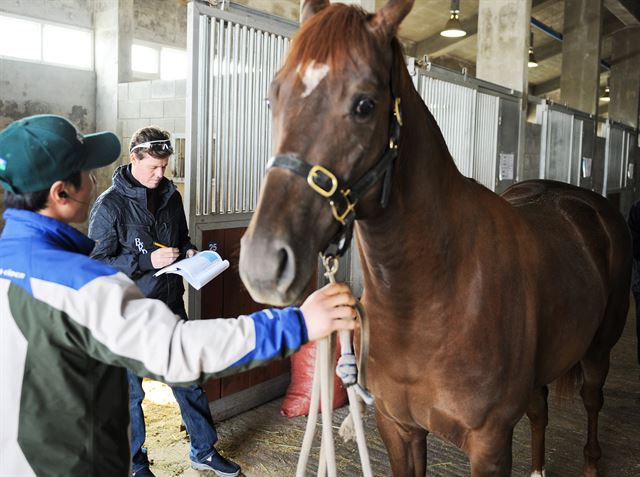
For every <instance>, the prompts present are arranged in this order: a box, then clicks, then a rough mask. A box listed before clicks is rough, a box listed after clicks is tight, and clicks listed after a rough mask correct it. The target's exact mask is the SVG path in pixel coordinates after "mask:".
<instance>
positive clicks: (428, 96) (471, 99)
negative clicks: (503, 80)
mask: <svg viewBox="0 0 640 477" xmlns="http://www.w3.org/2000/svg"><path fill="white" fill-rule="evenodd" d="M418 85H419V88H418V92H419V93H420V96H421V97H422V99H423V100H424V102H425V104H426V105H427V107H428V108H429V111H431V114H433V116H434V117H435V119H436V121H437V122H438V126H440V130H441V131H442V135H443V136H444V139H445V141H446V143H447V146H448V148H449V152H450V153H451V155H452V156H453V160H454V161H455V163H456V166H458V169H459V170H460V172H462V174H464V175H465V176H468V177H471V176H472V175H473V155H474V152H475V151H474V137H475V132H476V126H475V124H476V95H477V91H476V90H475V89H472V88H467V87H464V86H460V85H457V84H453V83H447V82H445V81H441V80H439V79H436V78H431V77H428V76H423V75H421V77H420V79H419V80H418Z"/></svg>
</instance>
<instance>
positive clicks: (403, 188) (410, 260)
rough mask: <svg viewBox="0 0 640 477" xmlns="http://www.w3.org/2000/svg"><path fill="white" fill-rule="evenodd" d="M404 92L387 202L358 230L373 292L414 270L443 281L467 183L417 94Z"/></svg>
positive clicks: (360, 225)
mask: <svg viewBox="0 0 640 477" xmlns="http://www.w3.org/2000/svg"><path fill="white" fill-rule="evenodd" d="M408 81H410V80H408ZM405 91H406V93H405V94H403V97H402V104H403V116H404V126H403V127H402V137H401V150H400V155H399V157H398V158H397V159H396V161H397V163H396V165H395V168H394V175H395V177H394V178H393V184H394V186H393V188H392V192H391V195H392V197H391V202H390V204H389V207H388V208H387V209H386V210H384V211H382V213H381V214H379V215H378V216H376V217H374V218H371V219H367V220H364V221H361V222H360V223H359V225H358V234H359V241H360V244H359V246H360V249H361V254H362V255H363V273H364V275H365V277H364V278H365V285H367V282H369V283H368V285H370V286H374V287H376V288H378V287H383V288H388V287H389V283H388V282H389V281H392V280H396V279H402V276H403V274H405V273H406V272H407V271H408V270H410V269H412V268H414V267H420V268H421V269H423V270H424V269H425V268H426V269H430V270H431V272H432V273H429V274H428V273H427V272H426V270H425V272H424V273H423V276H427V275H431V276H438V275H440V277H442V275H441V273H442V272H443V270H440V268H441V267H443V266H445V265H444V264H443V260H442V251H443V250H446V249H447V247H449V244H450V242H451V237H452V235H453V234H454V233H455V230H456V229H457V228H458V227H459V225H458V224H459V223H460V222H459V221H458V220H457V219H456V217H457V216H459V214H460V210H459V209H460V207H459V206H458V205H457V203H459V201H460V198H461V196H462V195H464V194H463V192H464V191H465V189H466V184H467V180H466V179H465V178H464V177H463V176H462V175H461V174H460V172H459V171H458V170H457V168H456V166H455V164H454V163H453V159H452V158H451V155H450V154H449V151H448V150H447V146H446V143H445V141H444V138H443V137H442V134H441V132H440V129H439V128H438V127H437V124H436V122H435V120H434V119H433V117H432V116H431V113H429V111H428V110H427V108H426V106H425V105H424V103H423V102H422V100H421V98H420V97H419V96H418V94H417V92H415V89H413V88H411V89H409V90H405ZM456 209H458V210H456Z"/></svg>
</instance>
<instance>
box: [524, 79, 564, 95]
mask: <svg viewBox="0 0 640 477" xmlns="http://www.w3.org/2000/svg"><path fill="white" fill-rule="evenodd" d="M558 89H560V77H559V76H558V77H556V78H551V79H550V80H548V81H545V82H543V83H540V84H536V85H533V86H532V87H531V94H532V95H534V96H545V95H547V94H549V93H551V92H553V91H556V90H558Z"/></svg>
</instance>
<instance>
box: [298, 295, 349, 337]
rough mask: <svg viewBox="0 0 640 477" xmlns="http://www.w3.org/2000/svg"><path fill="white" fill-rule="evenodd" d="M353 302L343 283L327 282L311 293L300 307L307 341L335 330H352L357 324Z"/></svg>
mask: <svg viewBox="0 0 640 477" xmlns="http://www.w3.org/2000/svg"><path fill="white" fill-rule="evenodd" d="M355 304H356V299H355V297H354V296H353V294H352V293H351V289H350V288H349V286H347V285H346V284H344V283H334V284H329V285H327V286H325V287H323V288H321V289H320V290H316V291H315V292H314V293H313V294H311V295H310V296H309V297H308V298H307V299H306V300H305V302H304V303H303V304H302V306H301V307H300V310H301V311H302V314H303V315H304V321H305V323H306V325H307V334H308V335H309V341H315V340H318V339H320V338H324V337H325V336H327V335H329V334H331V333H332V332H334V331H337V330H353V329H354V328H355V327H356V325H357V324H356V321H355V319H354V318H355V316H356V311H355V309H354V308H353V307H354V305H355Z"/></svg>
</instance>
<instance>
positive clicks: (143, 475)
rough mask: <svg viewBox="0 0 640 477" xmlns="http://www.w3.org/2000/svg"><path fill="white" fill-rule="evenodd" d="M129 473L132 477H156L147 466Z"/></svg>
mask: <svg viewBox="0 0 640 477" xmlns="http://www.w3.org/2000/svg"><path fill="white" fill-rule="evenodd" d="M131 475H133V477H156V476H155V475H154V474H153V472H151V469H149V467H143V468H142V469H140V470H136V471H135V472H133V474H131Z"/></svg>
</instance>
